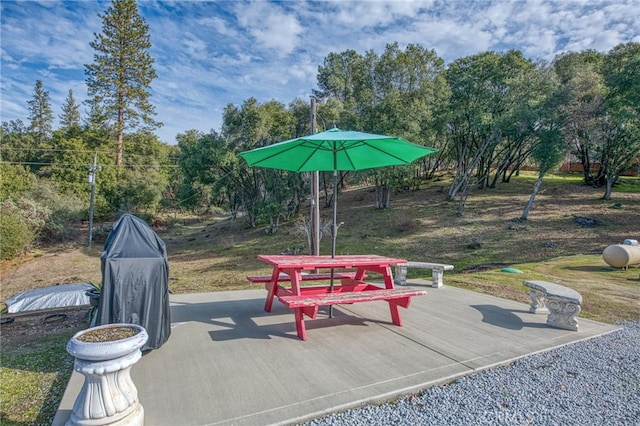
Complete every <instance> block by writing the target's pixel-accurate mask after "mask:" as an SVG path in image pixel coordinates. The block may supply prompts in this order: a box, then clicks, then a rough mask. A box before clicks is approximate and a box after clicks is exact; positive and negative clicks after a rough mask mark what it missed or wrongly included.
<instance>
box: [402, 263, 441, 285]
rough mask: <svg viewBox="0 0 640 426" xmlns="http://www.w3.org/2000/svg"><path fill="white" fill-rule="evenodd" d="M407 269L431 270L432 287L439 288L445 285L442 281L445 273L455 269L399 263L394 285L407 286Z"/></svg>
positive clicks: (423, 264)
mask: <svg viewBox="0 0 640 426" xmlns="http://www.w3.org/2000/svg"><path fill="white" fill-rule="evenodd" d="M407 268H422V269H431V278H432V280H433V281H432V283H431V287H433V288H439V287H442V286H443V285H444V283H443V280H442V279H443V276H444V271H451V270H452V269H453V265H445V264H442V263H429V262H407V263H399V264H397V265H396V276H395V278H394V280H393V281H394V283H396V284H398V285H407Z"/></svg>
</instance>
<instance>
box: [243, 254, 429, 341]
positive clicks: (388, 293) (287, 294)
mask: <svg viewBox="0 0 640 426" xmlns="http://www.w3.org/2000/svg"><path fill="white" fill-rule="evenodd" d="M258 259H259V260H261V261H263V262H266V263H268V264H270V265H272V266H273V272H272V274H271V278H270V279H269V280H268V281H266V280H263V281H264V282H265V287H266V289H267V300H266V302H265V305H264V310H265V311H267V312H271V307H272V306H273V299H274V298H275V297H277V298H278V300H279V301H280V302H282V303H283V304H284V305H285V306H287V307H289V308H292V309H293V310H294V314H295V320H296V329H297V332H298V337H299V338H300V339H302V340H306V338H307V334H306V329H305V324H304V315H306V316H308V317H310V318H312V319H314V318H315V317H316V315H317V313H318V307H319V306H325V305H334V304H350V303H359V302H371V301H376V300H385V301H387V302H389V310H390V312H391V320H392V322H393V323H394V324H396V325H398V326H401V325H402V320H401V319H400V312H399V310H398V307H399V306H402V307H403V308H408V307H409V303H410V301H411V297H413V296H421V295H425V294H427V292H426V291H424V290H419V289H415V288H411V287H400V288H396V287H394V284H393V274H392V273H391V266H392V265H396V264H398V263H406V262H407V261H406V260H405V259H396V258H392V257H386V256H378V255H340V256H335V257H331V256H305V255H302V256H289V255H259V256H258ZM322 269H329V270H330V272H329V273H326V272H325V273H318V271H319V270H322ZM336 269H337V270H344V269H348V270H355V272H344V271H335V270H336ZM309 271H313V272H312V273H308V272H309ZM367 272H373V273H376V274H380V275H382V279H383V281H384V287H381V286H379V285H375V284H372V283H367V282H365V281H364V279H365V278H366V273H367ZM332 274H333V276H334V281H339V283H338V284H337V285H334V286H330V285H321V286H312V287H311V286H309V287H307V286H305V287H303V286H301V282H302V281H307V280H330V279H331V275H332ZM248 278H249V279H250V280H251V281H253V282H259V280H257V278H260V277H248ZM281 282H282V283H286V282H289V283H290V287H285V286H283V285H281V284H280V283H281Z"/></svg>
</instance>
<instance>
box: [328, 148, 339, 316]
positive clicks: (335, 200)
mask: <svg viewBox="0 0 640 426" xmlns="http://www.w3.org/2000/svg"><path fill="white" fill-rule="evenodd" d="M334 155H335V153H334ZM337 221H338V171H337V170H335V169H334V170H333V228H332V231H331V258H334V257H336V236H337V234H338V223H337ZM333 273H334V271H333V268H331V286H330V287H329V291H330V292H333ZM329 318H333V305H329Z"/></svg>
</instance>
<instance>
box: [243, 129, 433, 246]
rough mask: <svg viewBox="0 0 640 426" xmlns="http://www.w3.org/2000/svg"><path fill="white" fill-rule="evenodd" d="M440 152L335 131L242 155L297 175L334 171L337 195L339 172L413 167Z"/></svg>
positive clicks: (259, 164) (385, 138) (389, 139)
mask: <svg viewBox="0 0 640 426" xmlns="http://www.w3.org/2000/svg"><path fill="white" fill-rule="evenodd" d="M437 151H438V150H437V149H435V148H429V147H426V146H422V145H416V144H414V143H411V142H409V141H407V140H406V139H403V138H399V137H393V136H384V135H376V134H371V133H363V132H355V131H349V130H340V129H331V130H327V131H325V132H320V133H315V134H312V135H308V136H304V137H300V138H296V139H291V140H288V141H284V142H279V143H276V144H273V145H269V146H265V147H262V148H257V149H253V150H251V151H245V152H241V153H240V156H241V157H243V158H244V159H245V160H246V161H247V163H248V164H249V165H250V166H256V167H266V168H271V169H281V170H289V171H295V172H311V171H333V176H334V191H336V189H335V188H336V187H337V179H338V178H337V174H338V171H347V170H364V169H373V168H377V167H386V166H400V165H404V164H410V163H412V162H413V161H415V160H417V159H418V158H421V157H424V156H426V155H429V154H432V153H434V152H437ZM336 195H337V192H336ZM336 195H334V197H333V232H332V243H331V255H332V256H335V250H336V234H337V231H338V227H337V223H336V219H337V217H336V216H337V196H336Z"/></svg>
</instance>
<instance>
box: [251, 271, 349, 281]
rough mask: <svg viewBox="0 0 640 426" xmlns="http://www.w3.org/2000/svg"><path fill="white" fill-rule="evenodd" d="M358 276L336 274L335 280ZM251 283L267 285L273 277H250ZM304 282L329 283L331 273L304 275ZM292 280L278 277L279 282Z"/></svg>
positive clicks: (342, 273)
mask: <svg viewBox="0 0 640 426" xmlns="http://www.w3.org/2000/svg"><path fill="white" fill-rule="evenodd" d="M355 276H356V273H355V272H335V273H334V274H333V279H335V280H352V279H354V278H355ZM247 279H248V280H249V281H251V282H252V283H254V284H266V283H269V282H271V275H250V276H248V277H247ZM301 279H302V281H328V280H330V279H331V273H330V272H327V273H319V274H302V277H301ZM290 280H291V278H290V277H289V275H287V274H280V275H279V276H278V282H282V281H290Z"/></svg>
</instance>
